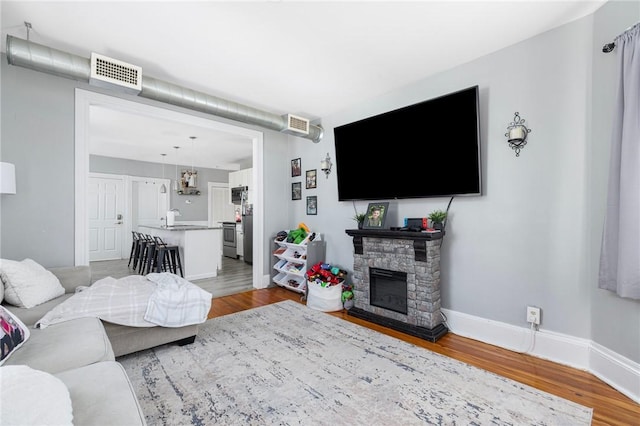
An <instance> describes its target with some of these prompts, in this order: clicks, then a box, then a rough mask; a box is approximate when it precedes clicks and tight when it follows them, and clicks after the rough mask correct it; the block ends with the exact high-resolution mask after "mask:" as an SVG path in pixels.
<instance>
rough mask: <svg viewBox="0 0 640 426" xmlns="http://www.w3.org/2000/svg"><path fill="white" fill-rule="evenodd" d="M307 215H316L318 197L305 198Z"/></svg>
mask: <svg viewBox="0 0 640 426" xmlns="http://www.w3.org/2000/svg"><path fill="white" fill-rule="evenodd" d="M307 214H309V215H313V214H318V197H317V196H316V195H311V196H309V197H307Z"/></svg>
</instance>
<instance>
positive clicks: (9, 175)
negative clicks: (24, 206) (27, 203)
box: [0, 162, 16, 194]
mask: <svg viewBox="0 0 640 426" xmlns="http://www.w3.org/2000/svg"><path fill="white" fill-rule="evenodd" d="M15 193H16V166H14V165H13V164H11V163H2V162H0V194H15Z"/></svg>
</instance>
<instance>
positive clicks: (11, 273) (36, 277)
mask: <svg viewBox="0 0 640 426" xmlns="http://www.w3.org/2000/svg"><path fill="white" fill-rule="evenodd" d="M0 279H1V280H2V282H4V300H6V301H7V303H10V304H12V305H14V306H18V307H20V308H33V307H34V306H37V305H40V304H41V303H44V302H47V301H49V300H51V299H55V298H56V297H58V296H61V295H63V294H64V287H62V285H61V284H60V281H59V280H58V277H56V276H55V275H53V273H52V272H51V271H47V270H46V269H45V268H44V267H42V266H41V265H39V264H38V263H36V262H35V261H33V260H31V259H24V260H23V261H22V262H18V261H15V260H7V259H0Z"/></svg>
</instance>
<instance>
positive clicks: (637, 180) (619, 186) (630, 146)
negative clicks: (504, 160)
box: [598, 24, 640, 299]
mask: <svg viewBox="0 0 640 426" xmlns="http://www.w3.org/2000/svg"><path fill="white" fill-rule="evenodd" d="M615 44H616V48H615V49H616V53H617V55H618V93H617V99H616V107H615V108H616V111H615V115H614V119H613V135H612V139H611V159H610V169H609V187H608V194H607V210H606V218H605V223H604V234H603V238H602V251H601V253H600V274H599V282H598V286H599V287H600V288H603V289H606V290H611V291H614V292H616V293H617V294H618V295H619V296H621V297H628V298H631V299H640V24H636V25H635V26H634V27H632V28H631V29H629V30H628V31H626V32H625V33H624V34H621V35H620V36H618V37H617V38H616V40H615Z"/></svg>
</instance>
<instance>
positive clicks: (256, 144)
mask: <svg viewBox="0 0 640 426" xmlns="http://www.w3.org/2000/svg"><path fill="white" fill-rule="evenodd" d="M75 95H76V96H75V99H76V108H75V199H76V203H75V235H76V240H75V264H76V265H88V264H89V249H88V247H89V232H88V229H89V227H88V208H87V202H88V200H87V187H88V176H89V152H90V146H89V141H90V136H91V135H90V117H91V107H92V106H100V107H103V108H113V109H116V110H118V111H123V112H127V113H131V114H140V115H144V116H147V117H155V118H158V119H161V120H173V121H179V122H181V123H184V124H187V125H193V126H207V127H209V128H216V129H223V131H225V132H234V133H236V134H238V135H241V136H243V137H246V138H249V139H250V140H251V141H252V144H253V148H252V155H253V168H254V173H253V181H252V184H253V188H255V189H256V193H255V196H254V201H253V207H254V212H255V213H254V214H255V216H254V231H255V232H254V236H253V245H254V247H255V259H256V262H254V265H253V266H254V267H253V286H254V287H255V288H264V287H266V286H267V285H268V281H269V280H268V276H267V279H265V274H264V260H263V257H264V255H263V246H264V218H263V203H264V197H263V194H264V185H263V182H262V179H259V177H260V176H262V167H263V165H262V162H263V158H264V155H263V152H264V143H263V134H262V132H258V131H255V130H250V129H246V128H243V127H238V126H233V125H229V124H225V123H222V122H218V121H214V120H212V119H207V118H201V117H198V116H195V115H190V114H186V113H182V112H177V111H174V110H169V109H165V108H160V107H155V106H151V105H147V104H142V103H138V102H133V101H128V100H125V99H121V98H117V97H113V96H108V95H103V94H100V93H95V92H90V91H87V90H83V89H76V92H75Z"/></svg>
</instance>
